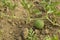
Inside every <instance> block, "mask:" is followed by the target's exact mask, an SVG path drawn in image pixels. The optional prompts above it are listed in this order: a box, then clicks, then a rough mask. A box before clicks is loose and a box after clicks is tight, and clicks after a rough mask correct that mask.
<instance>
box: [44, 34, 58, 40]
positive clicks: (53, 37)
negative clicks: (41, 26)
mask: <svg viewBox="0 0 60 40" xmlns="http://www.w3.org/2000/svg"><path fill="white" fill-rule="evenodd" d="M44 40H59V38H58V35H53V36H52V37H50V36H49V35H48V36H46V37H45V38H44Z"/></svg>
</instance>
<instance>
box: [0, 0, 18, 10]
mask: <svg viewBox="0 0 60 40" xmlns="http://www.w3.org/2000/svg"><path fill="white" fill-rule="evenodd" d="M0 1H1V2H2V5H3V6H4V7H5V6H6V7H8V8H9V9H11V10H13V9H15V7H16V6H17V4H13V3H12V1H11V0H0Z"/></svg>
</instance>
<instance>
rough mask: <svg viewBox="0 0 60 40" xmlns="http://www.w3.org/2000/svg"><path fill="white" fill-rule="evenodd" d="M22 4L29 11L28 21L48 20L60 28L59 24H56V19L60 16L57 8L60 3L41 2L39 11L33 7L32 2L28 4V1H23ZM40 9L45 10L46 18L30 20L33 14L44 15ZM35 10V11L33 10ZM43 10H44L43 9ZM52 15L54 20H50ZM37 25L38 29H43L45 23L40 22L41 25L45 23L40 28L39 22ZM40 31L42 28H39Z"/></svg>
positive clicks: (49, 0) (44, 0)
mask: <svg viewBox="0 0 60 40" xmlns="http://www.w3.org/2000/svg"><path fill="white" fill-rule="evenodd" d="M21 4H22V6H23V7H24V8H25V9H26V10H27V11H28V18H27V20H28V21H31V20H41V19H42V20H45V19H47V20H48V21H49V22H51V23H52V24H53V25H57V26H60V25H59V24H58V23H56V21H57V20H56V18H57V16H60V11H58V10H57V8H56V6H57V5H58V4H60V2H57V1H55V2H53V1H52V0H42V1H40V3H39V4H38V5H39V7H37V9H36V8H34V6H33V3H32V2H30V3H28V2H27V0H22V2H21ZM40 7H42V8H43V10H45V12H44V13H45V15H44V16H42V18H34V19H33V18H30V17H31V16H30V15H31V13H38V15H41V14H43V13H42V12H43V11H40V10H39V8H40ZM33 8H34V9H33ZM41 10H42V9H41ZM50 14H51V15H52V16H53V19H51V18H49V17H50V16H49V15H50ZM35 23H36V24H35V26H36V27H42V28H43V26H44V23H43V22H40V24H42V23H43V26H39V22H35ZM39 29H40V28H39Z"/></svg>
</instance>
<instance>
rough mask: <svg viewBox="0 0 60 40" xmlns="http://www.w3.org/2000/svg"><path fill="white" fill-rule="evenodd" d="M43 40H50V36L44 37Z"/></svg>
mask: <svg viewBox="0 0 60 40" xmlns="http://www.w3.org/2000/svg"><path fill="white" fill-rule="evenodd" d="M44 40H52V39H51V37H50V36H46V37H45V38H44Z"/></svg>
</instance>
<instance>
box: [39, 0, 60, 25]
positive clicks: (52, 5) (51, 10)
mask: <svg viewBox="0 0 60 40" xmlns="http://www.w3.org/2000/svg"><path fill="white" fill-rule="evenodd" d="M58 4H60V2H53V1H52V0H48V1H47V0H43V1H41V2H40V5H41V6H43V8H44V9H45V11H46V12H45V13H46V15H45V17H46V19H47V20H49V21H50V22H51V23H52V24H53V25H57V26H60V25H59V24H58V23H55V22H56V17H57V16H58V15H59V16H60V12H59V11H58V10H57V9H56V6H57V5H58ZM49 14H52V15H53V18H54V19H52V20H53V21H52V20H51V19H50V18H49Z"/></svg>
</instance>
